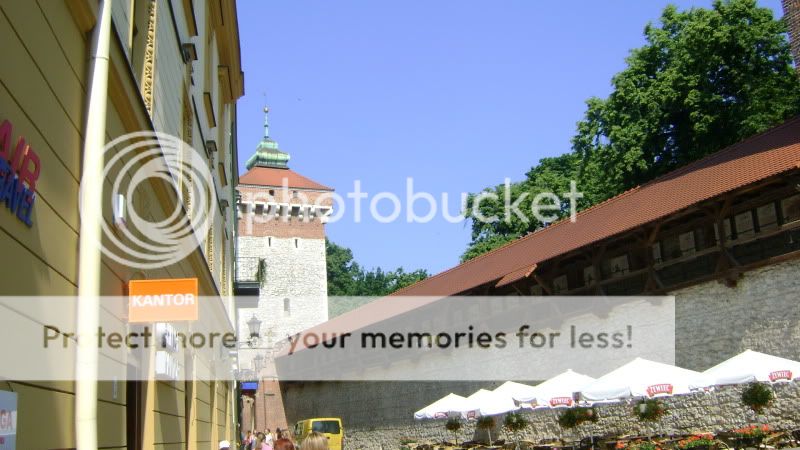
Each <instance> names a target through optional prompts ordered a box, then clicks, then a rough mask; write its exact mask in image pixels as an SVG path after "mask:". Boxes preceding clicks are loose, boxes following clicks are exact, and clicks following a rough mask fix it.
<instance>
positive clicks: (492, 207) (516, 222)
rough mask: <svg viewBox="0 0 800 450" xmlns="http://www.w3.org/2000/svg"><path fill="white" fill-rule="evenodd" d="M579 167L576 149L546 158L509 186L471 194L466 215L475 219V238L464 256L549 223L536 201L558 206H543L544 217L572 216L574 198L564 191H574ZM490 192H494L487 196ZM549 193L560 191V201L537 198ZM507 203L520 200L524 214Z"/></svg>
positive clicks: (581, 202) (472, 255)
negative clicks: (571, 205) (554, 201)
mask: <svg viewBox="0 0 800 450" xmlns="http://www.w3.org/2000/svg"><path fill="white" fill-rule="evenodd" d="M579 168H580V160H579V159H578V158H577V156H576V155H575V154H573V153H566V154H563V155H561V156H557V157H554V158H543V159H542V160H540V161H539V164H538V165H536V166H534V167H532V168H531V170H529V171H528V173H526V174H525V179H524V180H523V181H520V182H516V183H511V184H510V185H509V186H506V185H504V184H503V185H499V186H495V187H494V188H491V189H485V190H484V191H483V193H478V194H470V195H469V196H468V197H467V204H466V211H465V216H466V217H467V218H469V219H470V220H471V222H472V223H471V225H472V242H471V243H470V246H469V248H468V249H467V251H466V252H464V254H463V255H461V260H462V261H466V260H468V259H472V258H474V257H475V256H478V255H480V254H482V253H485V252H487V251H489V250H492V249H495V248H497V247H499V246H501V245H503V244H506V243H507V242H510V241H512V240H514V239H516V238H518V237H520V236H524V235H525V234H527V233H530V232H533V231H536V230H537V229H539V228H541V227H543V226H546V225H547V224H546V223H543V222H542V221H541V220H539V218H537V215H535V214H534V212H533V208H534V203H535V204H536V205H539V207H540V208H541V207H546V206H548V205H551V206H553V207H554V208H555V209H553V210H546V209H540V210H539V217H540V218H547V217H549V216H554V218H555V220H558V219H561V218H563V217H566V216H568V215H569V213H570V202H569V200H568V198H567V197H565V196H564V195H563V194H565V193H568V192H569V191H570V181H573V180H576V179H577V177H578V173H579ZM508 188H510V191H508ZM507 191H508V192H509V193H508V194H507ZM487 193H488V194H492V196H491V197H489V196H485V194H487ZM549 193H554V194H557V195H558V196H559V197H560V200H561V201H560V203H558V204H554V203H553V201H552V199H550V198H548V197H542V198H540V199H539V200H538V201H536V199H537V196H538V195H540V194H549ZM482 194H484V195H483V198H481V197H482ZM506 198H510V202H507V201H506ZM507 203H511V204H514V203H516V204H518V205H519V210H520V211H521V213H522V217H520V215H518V214H516V213H514V212H513V211H510V210H509V211H506V207H505V205H506V204H507ZM582 204H583V201H582V200H579V201H578V207H581V206H582Z"/></svg>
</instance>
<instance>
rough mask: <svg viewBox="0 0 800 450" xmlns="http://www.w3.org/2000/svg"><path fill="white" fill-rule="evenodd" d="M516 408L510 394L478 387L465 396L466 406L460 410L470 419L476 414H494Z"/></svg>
mask: <svg viewBox="0 0 800 450" xmlns="http://www.w3.org/2000/svg"><path fill="white" fill-rule="evenodd" d="M517 409H519V407H518V406H517V405H515V404H514V399H512V398H511V397H510V396H507V395H503V394H500V393H496V392H493V391H487V390H486V389H479V390H478V391H477V392H475V393H474V394H472V395H470V396H469V397H467V401H466V408H465V409H464V410H462V411H461V414H462V416H463V417H465V418H467V419H472V418H475V417H476V416H494V415H496V414H503V413H507V412H509V411H515V410H517Z"/></svg>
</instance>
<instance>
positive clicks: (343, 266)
mask: <svg viewBox="0 0 800 450" xmlns="http://www.w3.org/2000/svg"><path fill="white" fill-rule="evenodd" d="M325 251H326V257H327V269H328V295H330V296H331V297H334V296H337V297H347V298H336V299H330V300H329V302H328V305H329V306H328V316H329V317H336V316H338V315H341V314H344V313H345V312H347V311H350V310H353V309H355V308H358V307H359V306H362V305H364V304H366V303H367V302H369V301H371V300H373V299H374V298H375V297H383V296H386V295H389V294H391V293H393V292H395V291H397V290H398V289H402V288H404V287H406V286H409V285H411V284H414V283H416V282H417V281H420V280H422V279H425V278H427V277H428V276H429V275H428V272H427V271H425V270H423V269H419V270H415V271H412V272H406V271H405V270H404V269H403V268H402V267H399V268H397V269H395V270H392V271H384V270H383V269H381V268H380V267H378V268H375V269H372V270H364V269H363V268H362V267H361V266H360V265H359V264H358V263H357V262H356V261H355V260H354V258H353V252H352V251H351V250H350V249H349V248H346V247H342V246H340V245H337V244H335V243H333V242H331V241H329V240H328V241H326V242H325Z"/></svg>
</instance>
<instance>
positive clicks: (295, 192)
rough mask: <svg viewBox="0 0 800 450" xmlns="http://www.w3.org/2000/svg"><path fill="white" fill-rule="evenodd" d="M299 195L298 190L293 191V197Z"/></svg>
mask: <svg viewBox="0 0 800 450" xmlns="http://www.w3.org/2000/svg"><path fill="white" fill-rule="evenodd" d="M299 196H300V194H299V193H298V192H297V191H292V198H297V197H299Z"/></svg>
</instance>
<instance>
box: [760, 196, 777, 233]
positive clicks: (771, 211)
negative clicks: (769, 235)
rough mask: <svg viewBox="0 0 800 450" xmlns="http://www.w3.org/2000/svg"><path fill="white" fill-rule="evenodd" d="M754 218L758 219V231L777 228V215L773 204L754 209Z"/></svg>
mask: <svg viewBox="0 0 800 450" xmlns="http://www.w3.org/2000/svg"><path fill="white" fill-rule="evenodd" d="M756 216H757V218H758V231H766V230H771V229H774V228H778V214H777V211H776V209H775V203H767V204H766V205H764V206H759V207H758V209H756Z"/></svg>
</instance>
